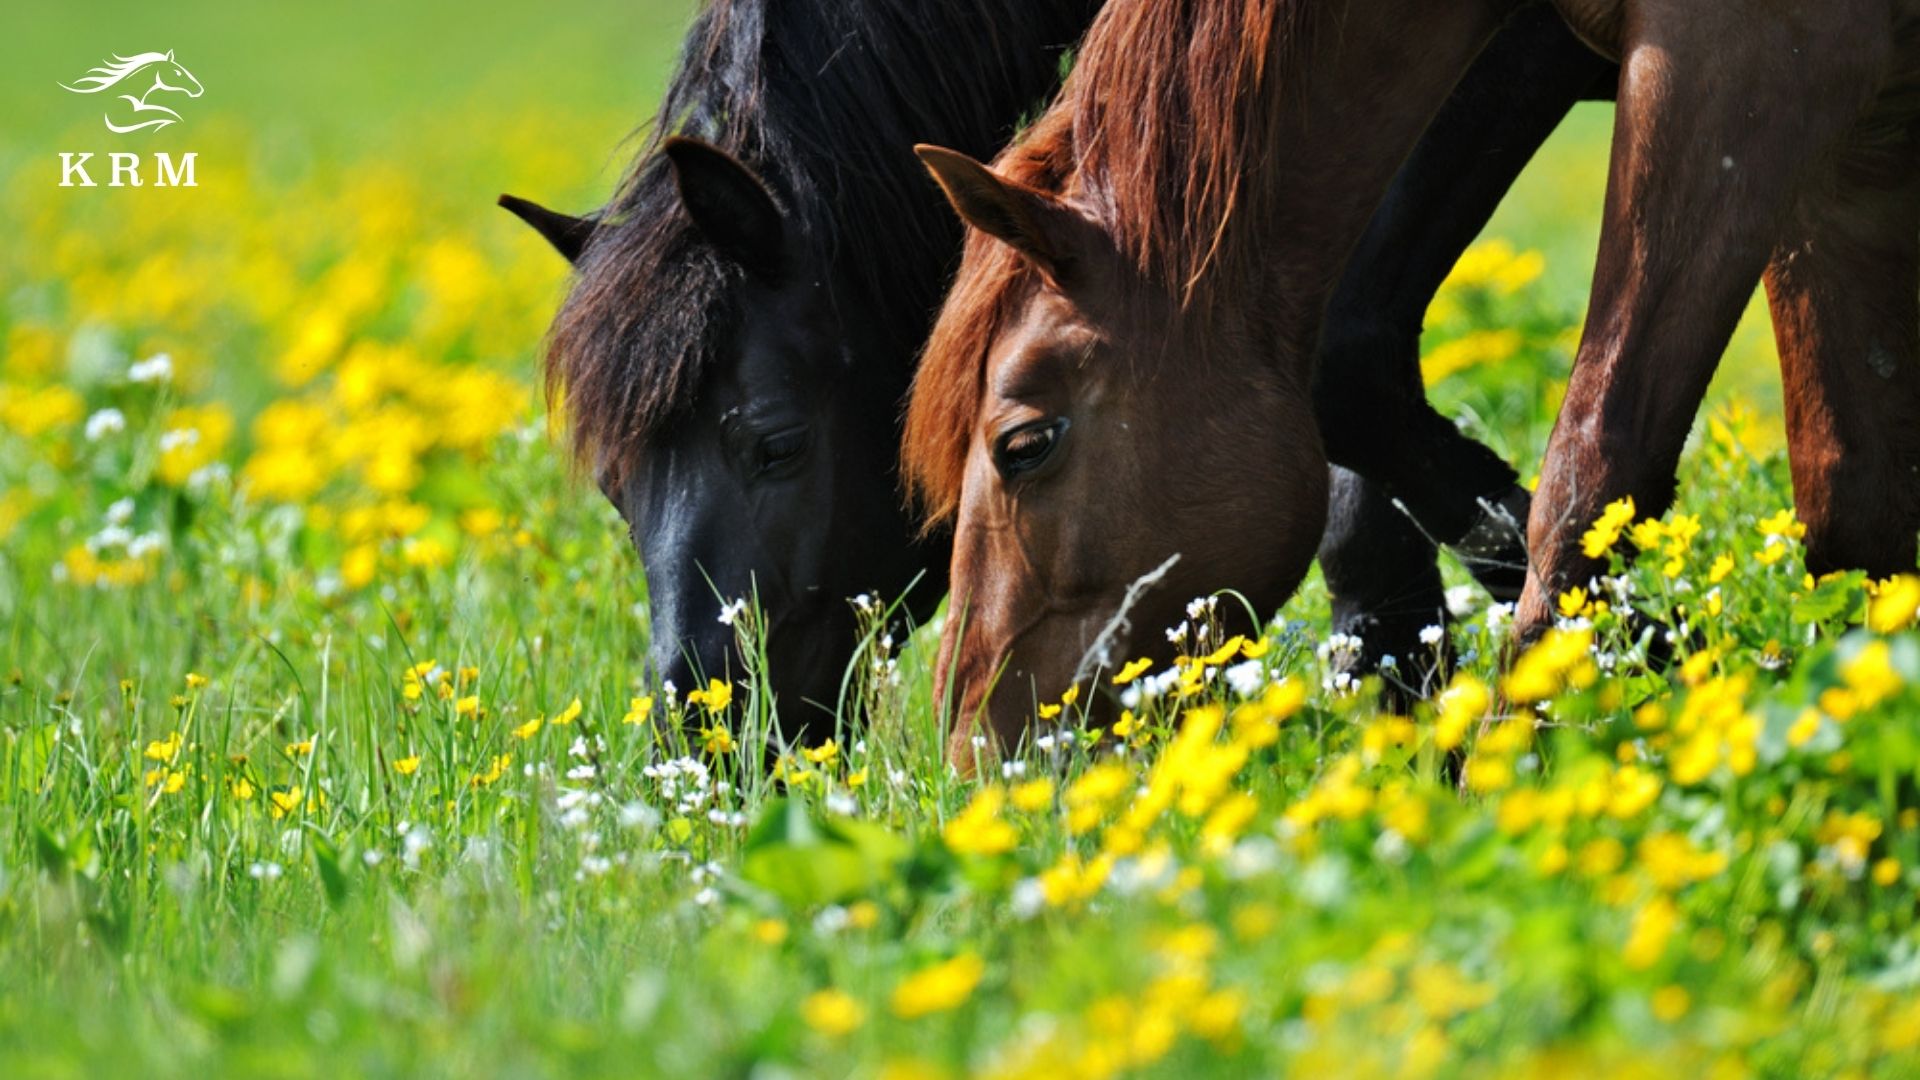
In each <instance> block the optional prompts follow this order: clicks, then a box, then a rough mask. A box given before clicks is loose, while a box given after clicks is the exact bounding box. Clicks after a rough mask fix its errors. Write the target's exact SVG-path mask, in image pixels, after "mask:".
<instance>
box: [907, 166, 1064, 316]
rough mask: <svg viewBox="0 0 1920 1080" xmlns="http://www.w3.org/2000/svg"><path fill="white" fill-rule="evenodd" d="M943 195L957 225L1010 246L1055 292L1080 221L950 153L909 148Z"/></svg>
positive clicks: (1035, 193)
mask: <svg viewBox="0 0 1920 1080" xmlns="http://www.w3.org/2000/svg"><path fill="white" fill-rule="evenodd" d="M913 152H914V153H915V154H916V155H918V156H919V158H920V163H921V164H923V165H925V166H926V167H927V171H928V172H930V173H932V174H933V178H934V179H935V180H936V181H938V182H939V184H940V190H941V191H943V192H945V193H946V196H947V201H948V202H950V203H952V204H953V208H954V210H955V211H957V212H958V213H959V215H960V218H961V220H963V221H965V222H966V223H967V224H969V225H971V226H973V227H974V228H976V229H979V230H980V231H981V232H983V233H986V234H987V235H988V236H992V237H994V238H996V239H999V240H1001V241H1004V242H1005V243H1007V244H1009V245H1011V246H1012V247H1013V249H1014V250H1016V251H1018V252H1019V253H1020V254H1022V255H1025V256H1026V257H1027V258H1028V259H1029V260H1030V261H1032V262H1033V264H1034V265H1035V266H1036V267H1038V268H1039V270H1040V273H1041V274H1042V275H1044V276H1045V277H1046V279H1047V281H1048V282H1049V283H1050V284H1052V285H1053V286H1054V287H1055V288H1059V287H1060V285H1061V282H1062V280H1063V279H1064V278H1066V277H1067V276H1068V275H1069V273H1070V271H1071V268H1072V264H1073V247H1074V243H1073V238H1074V236H1075V235H1076V229H1075V226H1076V225H1078V224H1080V216H1079V215H1078V214H1076V213H1074V212H1073V211H1072V210H1070V209H1068V208H1067V207H1065V206H1063V205H1061V203H1060V202H1059V200H1057V199H1055V198H1053V197H1052V196H1050V195H1047V194H1046V193H1044V192H1040V191H1035V190H1034V189H1033V188H1030V187H1027V186H1026V185H1025V184H1021V183H1017V182H1015V181H1012V180H1008V179H1006V178H1005V177H1003V176H1001V175H1000V174H998V173H996V172H994V171H993V170H992V169H989V168H987V167H986V166H985V165H982V164H980V163H979V162H978V161H975V160H974V159H972V158H970V157H968V156H967V155H965V154H962V153H960V152H958V151H956V150H948V149H946V148H944V147H939V146H927V145H925V144H921V145H919V146H916V147H914V148H913Z"/></svg>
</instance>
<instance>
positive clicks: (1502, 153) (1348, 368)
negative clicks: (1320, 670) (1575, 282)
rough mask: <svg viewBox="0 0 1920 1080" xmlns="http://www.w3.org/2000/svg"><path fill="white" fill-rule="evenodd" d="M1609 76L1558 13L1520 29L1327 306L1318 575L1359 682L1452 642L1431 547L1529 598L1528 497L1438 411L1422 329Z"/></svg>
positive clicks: (1408, 170)
mask: <svg viewBox="0 0 1920 1080" xmlns="http://www.w3.org/2000/svg"><path fill="white" fill-rule="evenodd" d="M1613 70H1614V69H1613V65H1612V64H1611V63H1610V62H1608V61H1606V60H1603V59H1601V58H1600V57H1599V56H1598V55H1596V54H1595V53H1594V52H1593V51H1592V50H1590V49H1588V48H1587V47H1586V46H1584V45H1582V44H1581V43H1580V42H1579V40H1578V39H1576V38H1575V37H1574V36H1573V34H1572V32H1571V31H1569V30H1568V29H1567V27H1566V24H1565V22H1564V21H1562V20H1561V18H1560V16H1559V14H1558V13H1556V12H1555V11H1553V10H1552V9H1551V8H1548V7H1544V6H1541V7H1534V8H1528V9H1524V10H1522V11H1521V12H1519V13H1518V14H1516V15H1515V16H1514V17H1513V18H1512V19H1511V20H1510V21H1509V22H1508V23H1507V24H1506V25H1505V26H1503V27H1502V28H1501V30H1500V32H1499V33H1498V34H1497V35H1496V36H1495V37H1494V39H1493V41H1492V42H1491V43H1489V44H1488V46H1487V48H1486V50H1485V51H1484V52H1482V53H1481V55H1480V56H1479V58H1477V59H1476V60H1475V61H1474V63H1473V66H1472V67H1471V68H1469V69H1468V71H1467V74H1466V75H1465V76H1464V77H1463V78H1462V80H1461V82H1460V84H1459V86H1458V87H1456V88H1455V90H1454V92H1453V94H1452V96H1451V97H1450V98H1449V99H1448V101H1447V104H1446V105H1445V106H1444V107H1443V108H1442V109H1441V111H1440V113H1439V115H1438V116H1437V117H1435V119H1434V122H1433V125H1432V126H1431V127H1430V128H1429V129H1428V131H1427V134H1426V135H1425V136H1424V137H1423V138H1422V139H1421V141H1420V144H1419V146H1418V147H1417V148H1416V149H1415V150H1414V152H1413V154H1412V156H1411V157H1409V158H1408V160H1407V162H1406V164H1405V165H1403V166H1402V167H1401V170H1400V172H1399V175H1398V176H1396V177H1395V179H1394V183H1393V187H1392V188H1391V189H1390V190H1389V192H1388V193H1387V196H1386V198H1385V200H1384V201H1383V202H1382V204H1381V205H1380V208H1379V209H1378V210H1376V211H1375V213H1374V216H1373V218H1372V220H1371V221H1370V222H1369V224H1368V227H1367V231H1366V233H1365V235H1364V236H1362V238H1361V240H1360V243H1359V245H1358V246H1357V247H1356V248H1355V250H1354V254H1353V256H1352V258H1351V259H1349V261H1348V264H1347V269H1346V271H1345V273H1344V274H1343V276H1342V278H1341V281H1340V284H1339V286H1338V287H1337V288H1336V289H1335V291H1334V294H1333V296H1332V298H1331V299H1330V301H1329V305H1328V311H1327V319H1326V322H1325V324H1324V327H1323V330H1322V334H1321V344H1320V350H1319V363H1318V368H1317V372H1318V373H1317V376H1316V382H1315V387H1314V392H1315V404H1316V407H1317V409H1318V411H1319V415H1320V421H1321V430H1322V432H1323V434H1324V437H1325V439H1326V445H1327V453H1328V456H1329V458H1330V459H1331V460H1332V461H1333V462H1334V463H1335V465H1336V468H1335V469H1334V472H1333V483H1332V500H1331V502H1330V505H1329V514H1328V522H1327V531H1326V534H1325V536H1324V538H1323V540H1322V542H1321V548H1320V566H1321V572H1322V574H1323V575H1324V577H1325V579H1326V582H1327V588H1328V591H1329V593H1331V595H1332V601H1333V613H1334V619H1333V624H1334V629H1335V630H1336V631H1338V632H1341V633H1348V634H1354V635H1356V636H1358V637H1359V638H1360V639H1361V641H1362V642H1363V643H1364V645H1363V649H1362V651H1361V655H1360V657H1359V658H1358V662H1357V664H1356V665H1355V666H1356V667H1358V668H1359V669H1360V670H1371V669H1372V668H1373V667H1374V666H1375V664H1376V663H1377V661H1378V660H1379V659H1380V657H1381V656H1383V655H1394V656H1397V657H1401V658H1407V657H1412V656H1420V655H1426V654H1427V652H1428V650H1427V648H1426V646H1425V645H1424V644H1423V643H1421V642H1420V641H1419V640H1418V633H1419V631H1420V630H1421V629H1422V628H1424V627H1426V626H1430V625H1444V623H1445V619H1446V612H1445V605H1444V602H1443V597H1442V590H1441V583H1440V575H1439V569H1438V567H1437V565H1436V564H1435V552H1434V540H1435V539H1438V540H1441V541H1445V542H1448V543H1449V544H1450V545H1451V546H1453V548H1454V550H1455V552H1456V554H1458V555H1459V556H1460V557H1461V559H1462V560H1463V561H1464V562H1465V563H1466V565H1467V567H1468V569H1469V570H1470V571H1471V572H1472V573H1473V574H1474V576H1475V578H1476V579H1478V580H1479V581H1480V583H1481V584H1482V585H1484V586H1486V587H1487V588H1488V589H1489V591H1491V592H1492V593H1493V594H1494V595H1495V596H1496V597H1497V598H1499V599H1502V600H1512V599H1514V598H1515V597H1517V596H1518V595H1519V591H1520V585H1521V583H1522V581H1523V579H1524V575H1525V567H1526V551H1525V548H1524V546H1523V540H1524V537H1523V535H1522V533H1521V529H1522V525H1521V524H1520V523H1522V522H1524V521H1525V519H1526V514H1527V493H1526V491H1525V489H1523V488H1521V487H1520V486H1519V485H1518V484H1517V482H1516V480H1517V477H1516V476H1515V473H1514V471H1513V468H1512V467H1511V466H1509V465H1508V464H1507V463H1506V462H1505V461H1502V460H1501V459H1500V457H1499V456H1498V455H1497V454H1495V453H1493V451H1491V450H1489V449H1488V448H1486V447H1485V446H1482V445H1481V444H1480V443H1478V442H1475V441H1474V440H1472V439H1470V438H1468V437H1466V436H1465V435H1463V434H1461V433H1460V430H1459V429H1458V428H1457V427H1455V426H1454V425H1453V424H1452V423H1451V422H1450V421H1448V420H1447V419H1446V418H1445V417H1443V416H1441V415H1440V414H1439V413H1438V412H1436V411H1435V410H1434V409H1433V407H1432V406H1431V405H1430V404H1428V402H1427V397H1426V387H1425V386H1424V384H1423V383H1422V381H1421V378H1420V328H1421V321H1422V318H1423V317H1424V315H1425V313H1426V308H1427V304H1428V303H1429V302H1430V301H1431V300H1432V299H1433V294H1434V292H1435V291H1436V290H1437V289H1438V288H1439V287H1440V282H1441V281H1442V280H1443V279H1445V277H1446V276H1447V273H1448V271H1450V270H1451V269H1452V268H1453V264H1454V262H1455V261H1456V260H1457V259H1458V258H1459V256H1460V252H1461V251H1462V250H1463V249H1464V248H1465V247H1466V246H1467V245H1468V244H1469V243H1471V242H1472V240H1473V238H1474V236H1475V235H1477V234H1478V233H1479V231H1480V230H1481V229H1482V228H1483V227H1484V226H1485V225H1486V222H1487V219H1488V218H1489V217H1491V216H1492V214H1493V211H1494V209H1495V208H1496V207H1497V206H1498V205H1499V202H1500V199H1501V198H1502V197H1503V196H1505V194H1506V192H1507V189H1508V188H1510V187H1511V186H1512V185H1513V181H1514V178H1515V177H1517V176H1519V174H1520V171H1521V169H1523V168H1524V167H1525V166H1526V164H1527V162H1528V161H1529V160H1531V159H1532V157H1533V155H1534V153H1535V152H1536V151H1537V150H1538V149H1539V148H1540V144H1541V143H1542V142H1544V141H1545V140H1546V138H1547V136H1548V135H1550V134H1552V132H1553V129H1554V128H1555V127H1556V126H1558V125H1559V123H1560V121H1561V120H1562V119H1563V118H1564V117H1565V116H1566V114H1567V111H1568V110H1569V109H1571V108H1572V107H1573V103H1574V102H1575V101H1578V100H1580V99H1581V98H1582V97H1583V96H1594V95H1595V93H1596V91H1600V92H1610V91H1611V87H1612V78H1611V76H1612V74H1613ZM1338 466H1345V467H1346V468H1340V467H1338ZM1349 469H1351V470H1354V471H1348V470H1349ZM1396 498H1397V499H1399V500H1400V501H1401V504H1402V505H1401V506H1396V505H1395V502H1394V500H1395V499H1396ZM1403 507H1404V508H1403ZM1409 514H1411V518H1410V517H1409Z"/></svg>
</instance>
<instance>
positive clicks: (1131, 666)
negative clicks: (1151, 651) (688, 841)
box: [1113, 656, 1153, 686]
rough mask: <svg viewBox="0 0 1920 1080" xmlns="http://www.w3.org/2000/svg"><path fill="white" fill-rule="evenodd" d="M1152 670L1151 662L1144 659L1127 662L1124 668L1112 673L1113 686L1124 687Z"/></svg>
mask: <svg viewBox="0 0 1920 1080" xmlns="http://www.w3.org/2000/svg"><path fill="white" fill-rule="evenodd" d="M1152 669H1153V661H1151V660H1149V659H1147V658H1146V657H1144V656H1143V657H1141V658H1140V659H1138V660H1129V661H1128V662H1127V664H1126V666H1124V667H1122V668H1121V669H1120V670H1119V671H1116V672H1114V673H1113V685H1115V686H1125V685H1127V684H1128V683H1130V682H1132V681H1133V680H1135V679H1137V678H1139V677H1140V676H1142V675H1145V674H1146V673H1147V672H1148V671H1151V670H1152Z"/></svg>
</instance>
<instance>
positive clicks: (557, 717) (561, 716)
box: [547, 698, 581, 727]
mask: <svg viewBox="0 0 1920 1080" xmlns="http://www.w3.org/2000/svg"><path fill="white" fill-rule="evenodd" d="M580 712H581V706H580V699H579V698H574V699H573V701H572V702H570V703H568V705H567V707H566V708H564V709H561V710H560V711H559V712H557V713H554V714H553V719H552V720H549V721H547V722H548V723H550V724H553V725H554V726H556V727H564V726H566V725H568V724H571V723H573V722H574V721H575V720H578V719H580Z"/></svg>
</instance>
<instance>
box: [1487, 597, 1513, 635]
mask: <svg viewBox="0 0 1920 1080" xmlns="http://www.w3.org/2000/svg"><path fill="white" fill-rule="evenodd" d="M1512 622H1513V605H1512V604H1488V605H1487V633H1489V634H1492V635H1494V636H1495V637H1498V636H1499V635H1500V634H1501V633H1502V632H1503V631H1505V630H1506V628H1507V626H1508V625H1509V624H1510V623H1512Z"/></svg>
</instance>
